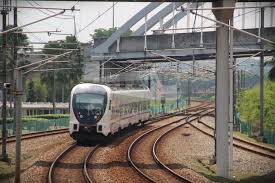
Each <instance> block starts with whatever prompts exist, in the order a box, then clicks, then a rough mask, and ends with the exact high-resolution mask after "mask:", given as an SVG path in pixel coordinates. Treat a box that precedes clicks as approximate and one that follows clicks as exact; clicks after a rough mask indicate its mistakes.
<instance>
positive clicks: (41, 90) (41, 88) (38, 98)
mask: <svg viewBox="0 0 275 183" xmlns="http://www.w3.org/2000/svg"><path fill="white" fill-rule="evenodd" d="M46 97H47V88H46V86H45V85H43V84H42V83H41V81H40V79H31V80H30V81H29V82H28V83H27V90H26V101H27V102H45V101H46Z"/></svg>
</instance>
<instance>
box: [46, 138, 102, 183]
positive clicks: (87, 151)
mask: <svg viewBox="0 0 275 183" xmlns="http://www.w3.org/2000/svg"><path fill="white" fill-rule="evenodd" d="M98 147H99V145H95V146H92V147H85V146H79V145H77V143H73V144H71V145H70V146H69V147H68V148H67V149H65V150H64V151H63V152H62V153H60V154H59V155H58V156H57V158H56V159H55V160H54V161H53V163H52V164H51V166H50V169H49V172H48V183H53V182H68V180H70V181H71V182H87V183H91V182H92V179H91V178H90V176H89V175H88V172H87V167H88V162H89V159H90V157H91V156H92V154H93V153H94V151H95V150H96V149H97V148H98Z"/></svg>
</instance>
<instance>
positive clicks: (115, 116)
mask: <svg viewBox="0 0 275 183" xmlns="http://www.w3.org/2000/svg"><path fill="white" fill-rule="evenodd" d="M149 103H150V90H149V89H135V90H134V89H129V90H126V89H123V90H122V89H115V88H112V89H111V88H110V87H108V86H105V85H99V84H90V83H84V84H78V85H76V86H75V87H74V88H73V89H72V91H71V99H70V127H69V129H70V135H71V136H72V137H73V138H74V139H75V140H77V141H79V142H83V141H86V140H99V139H105V138H106V137H108V136H111V135H113V134H114V133H116V132H119V131H120V130H122V129H123V128H126V127H128V126H131V125H134V124H138V123H143V122H146V121H148V119H149V115H150V112H149Z"/></svg>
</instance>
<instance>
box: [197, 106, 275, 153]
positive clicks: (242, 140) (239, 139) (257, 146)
mask: <svg viewBox="0 0 275 183" xmlns="http://www.w3.org/2000/svg"><path fill="white" fill-rule="evenodd" d="M211 112H213V111H210V112H209V113H211ZM206 115H208V114H204V115H202V116H200V117H199V119H198V122H199V123H200V124H202V125H204V126H205V127H207V128H209V129H210V130H214V128H213V127H212V126H210V125H208V124H206V123H205V122H203V121H202V120H201V118H202V117H204V116H206ZM233 139H234V140H236V141H239V142H241V143H245V144H248V145H250V146H253V147H256V148H259V149H263V150H265V151H269V152H270V153H274V156H273V157H274V158H275V149H272V148H270V147H266V146H263V145H261V144H257V143H253V142H250V141H247V140H244V139H242V138H239V137H236V136H233Z"/></svg>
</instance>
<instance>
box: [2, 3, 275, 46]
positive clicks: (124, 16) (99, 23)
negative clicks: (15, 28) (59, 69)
mask: <svg viewBox="0 0 275 183" xmlns="http://www.w3.org/2000/svg"><path fill="white" fill-rule="evenodd" d="M147 4H148V3H143V2H118V3H117V4H116V5H115V8H114V9H115V27H120V26H121V25H123V24H124V23H125V22H126V21H127V20H128V19H129V18H131V17H132V16H133V15H135V14H136V13H137V12H138V11H140V10H141V9H142V8H143V7H144V6H146V5H147ZM267 4H270V3H262V5H267ZM74 5H75V8H77V9H80V11H79V12H77V11H75V12H71V11H68V12H66V13H65V15H67V16H63V15H59V16H57V18H51V19H48V20H45V21H42V22H40V23H36V24H34V25H31V26H28V27H26V28H24V31H41V30H45V31H51V30H60V31H61V33H65V34H74V19H73V16H75V22H76V33H77V34H76V35H77V37H78V39H79V40H80V41H81V42H88V41H90V40H91V37H90V34H92V33H93V32H94V30H95V29H97V28H110V27H112V20H113V18H112V17H113V12H112V8H111V9H110V10H109V11H108V12H107V13H105V14H104V15H102V13H103V12H104V11H106V10H107V9H108V8H110V7H112V5H113V3H112V2H77V1H68V2H66V1H62V2H58V1H32V0H31V1H19V2H18V6H35V7H39V6H41V7H54V8H71V7H72V6H74ZM167 5H168V3H163V4H162V5H160V6H159V7H158V8H156V9H155V10H154V11H152V12H151V13H150V14H149V15H148V19H149V18H150V17H152V16H153V15H154V14H156V12H158V11H159V10H160V9H162V8H163V7H165V6H167ZM240 5H241V3H238V4H237V6H240ZM258 5H259V4H258ZM204 6H205V7H211V3H206V4H205V5H204ZM246 6H255V3H246ZM274 9H275V8H273V20H275V10H274ZM54 12H59V11H49V10H37V9H19V13H18V24H19V25H24V24H26V23H29V22H32V21H35V20H38V19H41V18H43V17H46V16H48V15H52V14H54ZM245 12H246V13H247V14H246V16H245V27H246V28H252V27H255V25H259V13H257V12H256V11H255V9H246V10H245ZM248 12H250V13H248ZM176 13H177V12H176ZM198 13H202V12H201V11H198ZM242 13H243V12H242V10H235V12H234V16H235V17H236V18H235V20H234V24H235V26H237V27H239V28H240V27H241V26H242V18H241V17H240V16H239V17H238V15H240V14H242ZM203 14H204V15H207V16H208V17H212V18H214V16H213V14H212V13H211V11H210V10H205V11H204V12H203ZM99 15H102V16H100V17H98V16H99ZM271 15H272V14H271V9H270V8H268V9H267V10H266V12H265V26H268V27H269V26H270V25H271V24H272V26H275V22H274V21H273V23H272V22H271V18H270V17H271ZM12 16H13V15H12V13H10V15H9V19H10V20H9V23H10V24H12V23H13V21H12ZM171 17H172V13H171V14H170V15H169V16H167V18H165V19H164V21H165V20H168V19H169V18H171ZM64 18H65V19H64ZM94 20H95V21H94ZM0 21H2V19H1V20H0ZM92 21H94V23H92V24H91V25H90V26H89V27H87V28H86V29H84V30H82V29H83V28H84V27H85V26H86V25H88V24H89V23H90V22H92ZM202 21H203V25H204V26H210V25H213V22H210V21H207V20H202ZM186 22H187V18H183V19H182V20H181V21H180V22H179V23H178V26H177V27H178V28H183V27H186V25H187V23H186ZM143 23H144V19H142V20H140V21H139V22H138V23H137V24H136V25H134V26H133V27H132V28H131V29H132V30H136V29H137V28H138V27H139V26H140V25H142V24H143ZM193 23H194V16H191V17H190V26H191V27H192V26H193ZM0 24H2V22H0ZM200 25H201V18H200V17H197V18H196V22H195V26H196V27H199V26H200ZM1 27H2V26H1ZM158 28H159V25H156V26H155V27H153V28H152V30H153V29H158ZM80 30H82V31H80ZM212 30H213V29H212ZM177 32H180V31H177ZM148 33H149V34H151V33H152V31H149V32H148ZM28 36H29V38H30V41H31V42H47V41H49V40H59V39H64V37H65V36H61V35H51V36H48V35H47V34H46V33H43V34H42V33H40V34H38V33H32V34H28Z"/></svg>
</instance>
